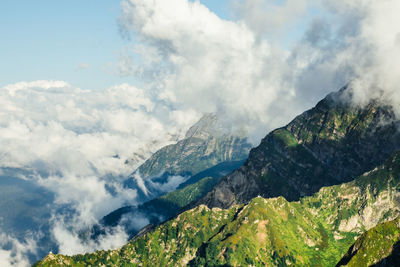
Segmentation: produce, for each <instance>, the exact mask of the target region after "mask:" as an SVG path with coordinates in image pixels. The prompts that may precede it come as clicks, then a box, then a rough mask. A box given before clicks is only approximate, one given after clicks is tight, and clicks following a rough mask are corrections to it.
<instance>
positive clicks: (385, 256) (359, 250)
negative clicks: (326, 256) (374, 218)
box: [337, 218, 400, 267]
mask: <svg viewBox="0 0 400 267" xmlns="http://www.w3.org/2000/svg"><path fill="white" fill-rule="evenodd" d="M399 265H400V218H398V219H396V220H393V221H390V222H385V223H382V224H379V225H378V226H376V227H374V228H372V229H371V230H369V231H367V232H366V233H364V234H362V235H361V236H360V237H359V238H358V239H357V241H356V242H355V243H354V244H353V245H352V246H351V247H350V249H349V250H348V252H347V254H346V255H345V256H344V257H343V258H342V260H341V261H340V262H339V263H338V265H337V266H349V267H353V266H399Z"/></svg>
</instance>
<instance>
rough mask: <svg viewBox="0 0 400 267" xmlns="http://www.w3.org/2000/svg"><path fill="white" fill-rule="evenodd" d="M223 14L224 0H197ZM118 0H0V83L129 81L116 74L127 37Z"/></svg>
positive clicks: (104, 84) (94, 84) (101, 83)
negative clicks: (123, 33) (122, 30)
mask: <svg viewBox="0 0 400 267" xmlns="http://www.w3.org/2000/svg"><path fill="white" fill-rule="evenodd" d="M201 2H202V3H204V4H205V5H207V6H208V8H210V9H211V10H212V11H213V12H215V13H217V14H218V15H219V16H220V17H222V18H229V11H228V3H229V1H228V0H204V1H201ZM119 14H120V1H115V0H114V1H110V0H84V1H82V0H68V1H67V0H64V1H54V0H37V1H32V0H22V1H15V0H2V1H0V36H1V42H0V59H1V62H0V72H1V76H0V86H4V85H6V84H10V83H15V82H19V81H33V80H63V81H66V82H68V83H70V84H72V85H74V86H78V87H81V88H85V89H103V88H106V87H109V86H111V85H114V84H120V83H123V82H128V83H132V84H135V83H137V82H138V81H136V80H135V79H134V78H133V77H121V76H120V75H118V74H117V73H116V65H117V63H118V56H119V54H120V53H121V51H122V50H123V49H124V47H126V46H128V45H129V43H128V41H126V40H124V39H123V38H121V36H120V34H119V32H118V25H117V19H118V16H119Z"/></svg>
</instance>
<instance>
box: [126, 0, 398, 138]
mask: <svg viewBox="0 0 400 267" xmlns="http://www.w3.org/2000/svg"><path fill="white" fill-rule="evenodd" d="M399 5H400V4H399V3H398V2H396V1H395V0H387V1H371V0H353V1H344V0H341V1H332V0H319V1H307V0H304V1H303V0H302V1H292V0H286V1H264V0H243V1H235V2H234V5H233V7H234V8H236V12H235V14H236V16H235V17H234V20H230V21H228V20H224V19H221V18H219V17H217V16H216V15H215V14H214V13H212V12H211V11H210V10H209V9H208V8H207V7H206V6H204V5H202V4H201V3H200V2H199V1H194V2H193V1H188V0H172V1H168V2H166V1H162V0H155V1H151V2H149V1H144V0H124V1H123V2H122V14H121V17H120V25H121V26H120V27H121V29H122V31H123V33H124V35H125V36H126V35H128V34H133V35H134V36H135V38H134V40H135V42H134V43H133V46H132V55H130V56H127V57H125V59H127V58H129V60H127V61H125V63H126V64H127V65H128V67H130V71H131V73H130V74H131V75H136V76H139V77H140V78H146V77H151V81H152V82H150V80H149V84H150V85H149V87H150V88H151V89H149V90H155V91H157V92H158V94H159V95H160V96H161V97H162V98H163V99H165V101H167V102H169V103H171V105H174V106H177V107H179V109H185V108H187V107H193V108H194V109H195V110H197V111H201V112H215V113H217V114H219V115H220V116H222V117H223V118H224V123H225V124H226V126H227V127H230V128H232V129H233V130H235V128H240V129H245V130H247V132H248V133H249V134H250V135H251V137H252V140H253V142H254V143H257V142H258V140H260V138H261V137H263V136H264V135H265V134H266V133H267V132H268V131H269V130H272V129H274V128H276V127H280V126H282V125H284V124H285V123H287V122H289V121H290V120H291V119H292V118H294V117H295V116H296V115H297V114H299V113H301V112H302V111H304V110H305V109H307V108H310V107H311V106H313V105H315V103H316V102H317V101H318V100H319V99H321V98H322V97H324V96H325V95H326V94H327V93H329V92H331V91H334V90H338V89H339V88H341V87H342V86H344V85H346V84H349V83H350V85H351V87H353V88H354V91H355V94H354V101H355V102H356V103H361V102H365V101H367V100H368V99H371V98H372V97H373V96H377V94H380V93H379V92H383V93H384V95H385V97H381V98H382V99H383V100H384V101H386V102H391V104H392V105H394V106H396V105H397V106H398V99H399V97H398V95H399V94H400V93H398V90H396V85H397V84H398V77H400V75H398V74H399V67H398V66H397V65H396V62H397V60H396V59H397V58H398V55H399V51H398V50H399V44H400V41H399V40H400V37H399V36H400V35H399V33H398V32H399V31H398V30H397V28H396V25H398V18H397V17H398V16H397V15H396V14H397V11H398V10H399V8H400V7H399ZM288 35H290V36H288ZM293 36H298V37H293ZM301 36H302V37H301ZM285 38H289V39H290V38H293V40H292V41H294V43H292V45H290V47H287V46H286V45H284V44H283V43H282V40H285ZM128 67H127V66H125V70H127V69H129V68H128ZM393 100H396V101H397V102H396V103H394V102H393Z"/></svg>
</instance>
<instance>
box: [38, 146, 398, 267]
mask: <svg viewBox="0 0 400 267" xmlns="http://www.w3.org/2000/svg"><path fill="white" fill-rule="evenodd" d="M399 191H400V153H395V154H394V155H393V156H392V157H390V158H389V159H388V160H387V161H386V163H385V164H384V165H382V166H381V167H379V168H376V169H375V170H373V171H371V172H370V173H367V174H365V175H362V176H360V177H358V178H357V179H356V180H355V181H353V182H350V183H346V184H342V185H338V186H331V187H325V188H322V189H321V190H320V191H319V192H318V193H316V194H314V195H313V196H311V197H305V198H303V199H301V201H297V202H288V201H286V200H285V199H284V198H283V197H278V198H272V199H264V198H261V197H257V198H255V199H253V200H252V201H250V202H249V203H248V204H247V205H234V206H232V207H231V208H229V209H226V210H222V209H218V208H214V209H212V210H210V209H208V208H207V207H205V206H203V205H202V206H199V207H196V208H194V209H192V210H189V211H187V212H184V213H182V214H180V215H179V216H178V217H176V218H175V219H173V220H170V221H168V222H167V223H165V224H162V225H161V226H159V227H157V228H156V229H155V230H154V231H150V232H148V233H145V234H144V235H143V236H141V237H139V238H137V239H134V240H132V241H131V242H129V243H128V244H127V245H125V246H124V247H122V248H121V249H119V250H111V251H99V252H96V253H93V254H85V255H77V256H73V257H66V256H60V255H57V256H55V255H49V256H47V257H46V258H45V259H44V260H43V261H42V262H39V263H38V266H55V265H56V264H59V263H60V262H61V263H67V262H69V265H72V266H74V265H79V264H82V265H83V264H92V265H93V264H98V265H100V264H109V265H112V264H117V265H124V264H128V263H129V264H132V265H136V266H165V265H171V266H174V265H178V266H180V265H186V264H190V265H192V266H206V265H208V266H215V265H224V264H227V265H232V266H247V265H254V266H265V265H269V266H285V265H289V264H293V265H296V266H334V265H335V264H336V263H337V262H338V261H339V260H340V258H341V257H342V256H343V255H344V254H345V252H346V251H347V249H348V247H349V246H350V245H351V244H353V243H354V240H355V238H357V237H358V236H360V235H361V234H362V233H363V232H365V231H366V230H369V229H371V228H372V227H374V226H376V225H377V224H379V223H381V222H384V221H388V220H392V219H394V218H396V217H397V216H398V215H399V214H400V204H399V199H400V194H399ZM52 264H53V265H52Z"/></svg>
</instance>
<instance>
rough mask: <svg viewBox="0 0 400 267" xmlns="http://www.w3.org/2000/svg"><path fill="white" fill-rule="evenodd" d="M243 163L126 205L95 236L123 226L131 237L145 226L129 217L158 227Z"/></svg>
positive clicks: (220, 166)
mask: <svg viewBox="0 0 400 267" xmlns="http://www.w3.org/2000/svg"><path fill="white" fill-rule="evenodd" d="M243 162H244V161H234V162H223V163H220V164H217V165H216V166H213V167H211V168H209V169H207V170H205V171H202V172H199V173H198V174H196V175H194V176H192V177H191V178H189V179H188V180H187V181H186V182H184V183H182V184H181V185H180V186H179V187H178V189H177V190H175V191H172V192H169V193H167V194H164V195H162V196H160V197H157V198H155V199H152V200H150V201H147V202H144V203H142V204H140V205H137V206H125V207H122V208H120V209H117V210H115V211H113V212H111V213H109V214H108V215H106V216H104V217H103V219H102V220H101V222H100V224H99V225H97V226H96V229H95V231H94V232H95V236H96V235H98V234H100V233H103V232H106V230H105V228H108V227H115V226H117V225H120V226H123V227H124V228H125V231H126V232H127V233H129V234H130V235H131V236H133V235H135V234H137V233H138V232H139V230H140V229H141V228H142V227H143V226H144V225H143V224H137V223H136V224H134V223H132V219H130V218H142V221H144V222H145V224H146V223H151V224H159V223H161V222H163V221H165V220H166V219H169V218H171V217H173V216H175V215H177V214H179V213H180V212H182V211H184V210H185V209H186V207H187V206H189V205H190V204H192V203H194V202H196V201H198V200H199V199H200V198H202V197H204V196H205V194H206V193H208V192H209V191H210V190H211V189H212V188H213V187H214V186H215V185H216V184H217V183H218V181H219V180H220V179H221V178H222V177H223V176H224V175H226V174H228V173H231V172H232V171H233V170H235V169H237V168H239V167H240V166H241V165H242V164H243Z"/></svg>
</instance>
